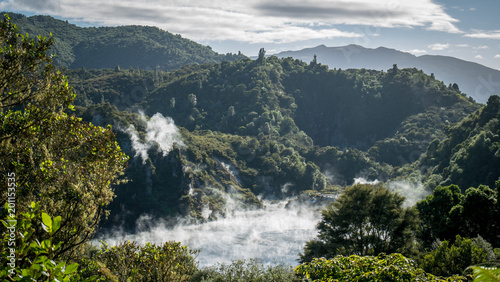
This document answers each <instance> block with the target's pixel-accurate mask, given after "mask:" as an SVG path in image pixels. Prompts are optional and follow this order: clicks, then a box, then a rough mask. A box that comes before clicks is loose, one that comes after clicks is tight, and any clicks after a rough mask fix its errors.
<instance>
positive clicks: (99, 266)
mask: <svg viewBox="0 0 500 282" xmlns="http://www.w3.org/2000/svg"><path fill="white" fill-rule="evenodd" d="M196 253H197V251H192V250H189V249H188V248H187V247H185V246H181V245H180V243H178V242H165V243H163V244H162V245H154V244H151V243H146V245H145V246H140V245H139V244H137V243H135V242H124V243H122V244H120V245H118V246H114V247H109V246H108V245H106V244H103V245H102V246H101V250H100V251H99V252H97V253H96V254H95V255H94V256H93V257H91V261H90V262H89V263H88V265H87V268H86V275H87V276H90V275H100V273H102V274H103V276H105V277H103V276H101V278H102V279H104V280H106V279H105V278H107V279H109V280H112V281H128V279H131V281H179V282H180V281H189V280H190V279H191V275H193V273H194V272H195V271H196V270H197V266H196V262H195V258H194V256H193V255H195V254H196Z"/></svg>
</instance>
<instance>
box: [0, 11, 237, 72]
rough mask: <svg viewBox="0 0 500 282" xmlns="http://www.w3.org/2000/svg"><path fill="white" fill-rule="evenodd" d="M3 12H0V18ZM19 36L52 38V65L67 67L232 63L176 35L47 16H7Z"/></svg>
mask: <svg viewBox="0 0 500 282" xmlns="http://www.w3.org/2000/svg"><path fill="white" fill-rule="evenodd" d="M3 14H5V12H2V13H1V15H2V16H3ZM9 16H10V17H11V19H12V21H13V22H14V23H15V24H16V25H17V26H18V28H19V30H20V32H21V34H26V33H28V34H29V35H30V36H31V37H35V36H38V35H42V36H49V34H50V33H52V36H53V37H54V47H53V50H52V52H53V53H54V54H55V57H54V63H55V64H56V65H59V66H63V67H67V68H72V69H76V68H82V67H83V68H87V69H95V68H115V67H117V66H119V67H120V68H140V69H150V70H151V69H159V70H171V69H179V68H181V67H182V66H184V65H189V64H202V63H215V62H221V61H234V60H237V59H241V58H244V57H245V56H243V55H241V54H239V55H235V54H230V53H228V54H225V55H222V54H218V53H217V52H215V51H213V50H212V49H211V48H210V47H208V46H204V45H201V44H199V43H196V42H194V41H191V40H189V39H186V38H182V37H181V36H180V35H177V34H172V33H169V32H167V31H164V30H161V29H159V28H157V27H151V26H118V27H98V28H96V27H79V26H76V25H74V24H70V23H68V22H67V21H63V20H58V19H55V18H53V17H51V16H31V17H26V16H24V15H21V14H15V13H9Z"/></svg>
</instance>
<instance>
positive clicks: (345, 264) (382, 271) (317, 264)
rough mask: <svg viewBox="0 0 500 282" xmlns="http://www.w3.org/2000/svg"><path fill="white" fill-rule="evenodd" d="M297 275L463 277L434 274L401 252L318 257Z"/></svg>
mask: <svg viewBox="0 0 500 282" xmlns="http://www.w3.org/2000/svg"><path fill="white" fill-rule="evenodd" d="M295 272H296V273H297V274H298V275H301V276H303V277H304V278H307V279H312V280H313V281H366V282H368V281H370V282H371V281H384V282H388V281H466V278H465V277H461V276H453V277H449V278H440V277H435V276H434V275H432V274H428V273H426V272H425V271H424V270H422V269H420V268H418V267H417V265H416V263H415V262H414V261H413V260H411V259H408V258H406V257H404V256H403V255H401V254H390V255H385V254H380V255H378V256H376V257H375V256H356V255H352V256H350V257H345V256H341V255H338V256H336V257H334V258H332V259H330V260H327V259H324V258H319V259H314V260H313V261H312V262H310V263H304V264H301V265H299V266H297V267H296V268H295Z"/></svg>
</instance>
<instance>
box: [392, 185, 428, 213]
mask: <svg viewBox="0 0 500 282" xmlns="http://www.w3.org/2000/svg"><path fill="white" fill-rule="evenodd" d="M386 187H387V188H389V190H391V191H392V192H397V193H399V195H401V196H404V197H405V198H406V200H405V201H404V203H403V206H404V207H405V208H406V207H412V206H414V205H415V204H416V203H417V202H418V201H420V200H423V199H425V197H427V196H428V195H430V194H431V192H430V191H428V190H427V189H425V186H424V185H423V184H422V183H420V182H416V183H414V182H408V181H392V182H389V183H387V184H386Z"/></svg>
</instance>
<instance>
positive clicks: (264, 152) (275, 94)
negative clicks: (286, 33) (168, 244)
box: [64, 56, 500, 227]
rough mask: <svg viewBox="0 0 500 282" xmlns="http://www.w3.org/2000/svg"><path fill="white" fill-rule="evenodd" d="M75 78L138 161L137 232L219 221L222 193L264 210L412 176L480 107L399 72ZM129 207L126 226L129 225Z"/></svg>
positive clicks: (126, 194) (85, 103) (264, 69)
mask: <svg viewBox="0 0 500 282" xmlns="http://www.w3.org/2000/svg"><path fill="white" fill-rule="evenodd" d="M64 73H65V74H67V75H68V78H69V80H70V84H71V85H73V87H74V89H75V92H76V93H77V98H76V104H77V112H76V114H77V115H79V116H82V117H83V118H84V119H85V120H88V121H92V122H93V123H95V124H98V125H106V124H112V125H113V127H114V128H115V130H116V131H117V133H118V140H119V143H120V146H121V147H122V148H123V150H124V151H125V152H126V153H127V154H128V155H129V156H130V157H131V159H132V161H131V163H130V167H129V168H128V170H127V176H128V177H129V178H130V179H132V180H133V181H131V182H129V183H127V184H125V185H122V186H120V187H117V189H116V194H117V195H118V197H117V199H116V200H115V201H114V202H113V203H112V205H111V208H112V215H115V216H116V217H115V218H113V216H112V217H111V219H112V220H115V222H125V223H129V224H132V223H133V222H134V219H136V218H137V217H138V216H139V215H140V214H143V213H148V214H152V215H156V216H165V215H176V214H182V215H190V216H191V217H192V218H195V219H200V220H206V219H209V218H213V217H214V216H215V214H217V213H218V212H220V211H221V210H222V209H223V207H224V201H225V200H224V198H223V196H221V195H220V192H217V191H225V192H229V191H233V192H235V193H236V194H239V195H241V197H242V199H243V201H244V202H246V203H248V204H249V205H257V206H258V205H259V202H260V201H259V200H258V198H257V197H256V195H263V196H272V197H283V196H290V195H297V194H298V193H301V192H302V191H305V190H316V191H322V190H325V189H326V190H329V189H330V190H331V189H336V188H335V187H339V186H343V185H351V184H352V183H353V182H354V179H355V178H359V177H363V178H366V179H367V180H371V181H373V180H379V181H389V180H391V179H392V178H393V177H396V176H398V177H400V176H401V175H403V176H408V175H409V174H411V173H412V171H411V168H408V165H409V164H411V163H413V162H415V161H416V160H417V159H418V158H419V157H420V155H421V154H422V153H424V152H425V151H426V149H427V147H428V145H429V143H431V142H432V141H433V140H434V139H440V140H443V139H446V138H447V134H446V129H447V128H448V127H449V126H450V125H453V124H455V123H457V122H460V121H461V120H462V119H463V118H465V117H466V116H467V115H469V114H471V113H473V112H474V111H476V110H477V109H479V108H480V107H481V106H480V105H479V104H477V103H475V102H474V101H473V100H471V99H468V98H467V97H466V96H465V95H464V94H463V93H461V92H460V91H459V90H458V86H456V85H452V86H446V85H444V84H443V83H442V82H440V81H438V80H436V79H435V78H434V77H433V76H430V75H427V74H425V73H423V72H422V71H420V70H417V69H400V68H398V67H397V66H396V65H395V66H392V67H391V68H389V69H388V70H387V71H374V70H365V69H361V70H332V69H329V68H328V67H327V66H325V65H321V64H319V63H317V62H316V61H314V60H313V61H312V62H310V63H305V62H302V61H299V60H295V59H292V58H285V59H279V58H277V57H274V56H271V57H267V58H265V57H264V56H261V57H259V58H258V59H257V60H250V59H243V60H240V61H235V62H222V63H210V64H201V65H199V64H197V65H189V66H184V67H182V68H181V69H179V70H175V71H170V72H165V71H159V70H153V71H144V70H136V69H131V70H124V69H122V70H116V69H101V70H85V69H78V70H64ZM139 110H143V111H144V112H145V117H140V116H139V115H138V114H137V113H138V112H139ZM160 114H161V116H160ZM163 117H171V118H172V120H169V119H168V118H166V121H165V123H164V124H165V125H166V126H168V128H169V129H166V130H170V131H169V132H173V131H172V128H173V126H172V122H175V124H176V125H177V126H179V133H180V136H182V138H181V139H182V142H181V143H182V145H178V146H174V147H173V149H172V151H171V152H170V154H168V156H167V157H165V156H164V155H163V153H162V150H161V146H160V147H155V146H151V145H147V144H151V143H150V141H148V140H147V138H148V137H147V136H153V135H154V134H156V133H154V132H155V128H159V127H158V125H159V124H160V123H159V121H160V120H163ZM130 125H133V126H134V127H133V130H132V129H130ZM164 131H165V130H164ZM134 132H135V133H134ZM134 134H135V135H134ZM151 134H153V135H151ZM177 141H178V142H179V140H177ZM138 142H142V143H138ZM138 144H139V145H140V144H143V145H144V146H143V147H146V149H147V152H146V151H142V153H138V152H139V151H138V150H140V148H139V149H138V148H137V147H138V146H137V145H138ZM178 144H180V143H178ZM146 145H147V146H146ZM139 147H140V146H139ZM141 148H142V147H141ZM134 156H135V157H134ZM142 156H144V158H143V157H142ZM399 167H403V168H402V169H399ZM415 170H416V171H418V169H415ZM498 176H500V175H498ZM498 176H497V178H498ZM123 206H127V207H128V208H127V211H128V213H127V214H126V215H125V216H126V217H127V218H123V217H122V216H120V214H121V213H120V209H121V207H123ZM206 206H209V207H210V210H211V211H213V213H210V214H208V216H207V215H203V214H202V210H203V207H206ZM129 227H130V226H129Z"/></svg>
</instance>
